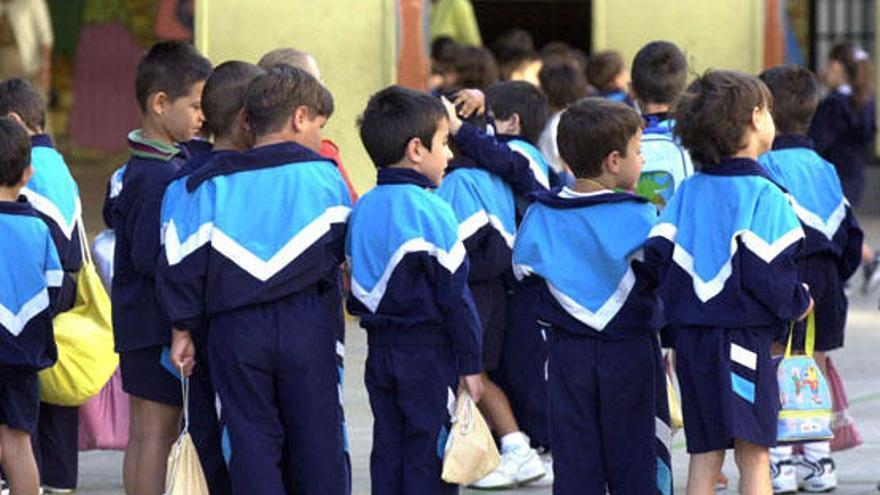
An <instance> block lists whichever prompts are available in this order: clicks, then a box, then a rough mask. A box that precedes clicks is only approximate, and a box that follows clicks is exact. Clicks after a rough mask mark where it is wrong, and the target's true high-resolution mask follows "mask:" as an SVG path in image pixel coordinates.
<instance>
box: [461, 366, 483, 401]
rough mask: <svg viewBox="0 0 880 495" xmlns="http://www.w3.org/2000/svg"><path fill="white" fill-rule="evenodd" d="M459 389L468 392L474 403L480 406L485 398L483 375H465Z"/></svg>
mask: <svg viewBox="0 0 880 495" xmlns="http://www.w3.org/2000/svg"><path fill="white" fill-rule="evenodd" d="M459 387H460V388H464V389H465V390H467V391H468V394H470V396H471V399H473V400H474V403H476V404H479V403H480V399H482V398H483V375H482V374H481V373H477V374H476V375H465V376H463V377H461V380H460V382H459Z"/></svg>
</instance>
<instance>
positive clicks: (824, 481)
mask: <svg viewBox="0 0 880 495" xmlns="http://www.w3.org/2000/svg"><path fill="white" fill-rule="evenodd" d="M796 470H797V482H798V488H800V489H801V490H803V491H805V492H810V493H821V492H830V491H831V490H834V489H835V488H837V468H836V467H835V466H834V461H833V460H831V458H830V457H826V458H824V459H819V460H818V461H810V460H808V459H805V458H801V459H799V460H798V463H797V468H796Z"/></svg>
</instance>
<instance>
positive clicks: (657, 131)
mask: <svg viewBox="0 0 880 495" xmlns="http://www.w3.org/2000/svg"><path fill="white" fill-rule="evenodd" d="M687 69H688V64H687V58H686V57H685V55H684V53H682V51H681V50H679V48H678V47H677V46H675V44H673V43H670V42H668V41H652V42H650V43H648V44H647V45H645V46H643V47H642V49H641V50H639V52H638V53H636V56H635V58H634V59H633V63H632V92H633V95H634V96H635V99H636V102H637V103H638V105H639V108H640V109H641V111H642V118H643V119H644V120H645V130H644V132H643V134H642V155H643V156H644V157H645V166H644V167H642V176H641V177H640V178H639V184H638V187H637V189H636V191H637V192H638V193H639V194H640V195H642V196H644V197H646V198H648V199H649V200H650V201H651V202H652V203H654V204H655V205H657V208H658V209H662V208H663V206H665V205H666V203H668V202H669V200H670V199H672V195H673V194H675V191H676V189H678V186H679V185H680V184H681V182H682V181H683V180H684V179H686V178H687V177H689V176H690V175H692V174H693V173H694V166H693V163H691V157H690V155H689V154H688V152H687V150H685V149H684V148H683V147H682V146H681V144H680V143H678V141H677V140H676V139H675V138H674V137H673V135H672V129H673V127H674V126H675V121H674V120H673V119H672V118H671V117H670V111H671V110H672V105H673V103H674V102H675V100H676V98H678V95H680V94H681V92H682V91H684V87H685V84H686V83H687Z"/></svg>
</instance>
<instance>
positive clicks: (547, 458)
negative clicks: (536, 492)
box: [529, 452, 553, 487]
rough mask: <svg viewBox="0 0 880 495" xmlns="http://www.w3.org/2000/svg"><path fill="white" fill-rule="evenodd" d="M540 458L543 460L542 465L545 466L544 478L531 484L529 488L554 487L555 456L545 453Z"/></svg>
mask: <svg viewBox="0 0 880 495" xmlns="http://www.w3.org/2000/svg"><path fill="white" fill-rule="evenodd" d="M538 456H539V457H540V458H541V464H543V465H544V476H542V477H541V478H538V479H537V480H535V481H533V482H531V483H529V486H543V487H550V486H553V454H551V453H550V452H544V453H542V454H538Z"/></svg>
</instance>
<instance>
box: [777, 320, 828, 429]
mask: <svg viewBox="0 0 880 495" xmlns="http://www.w3.org/2000/svg"><path fill="white" fill-rule="evenodd" d="M793 335H794V324H792V331H791V333H789V335H788V346H787V347H786V348H785V357H783V358H782V360H781V361H780V362H779V365H778V367H777V369H776V376H777V379H778V380H779V399H780V401H782V408H781V409H780V411H779V422H778V426H777V433H776V439H777V441H778V442H779V443H794V442H815V441H819V440H830V439H832V438H833V437H834V433H832V431H831V419H832V418H833V413H832V405H831V391H830V389H829V388H828V382H826V381H825V377H824V376H823V375H822V371H821V370H820V369H819V365H817V364H816V361H815V360H814V359H813V346H814V344H815V340H816V318H815V316H814V314H813V313H810V316H809V317H808V318H807V337H806V342H805V345H804V354H803V355H798V356H792V354H791V340H792V336H793Z"/></svg>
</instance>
